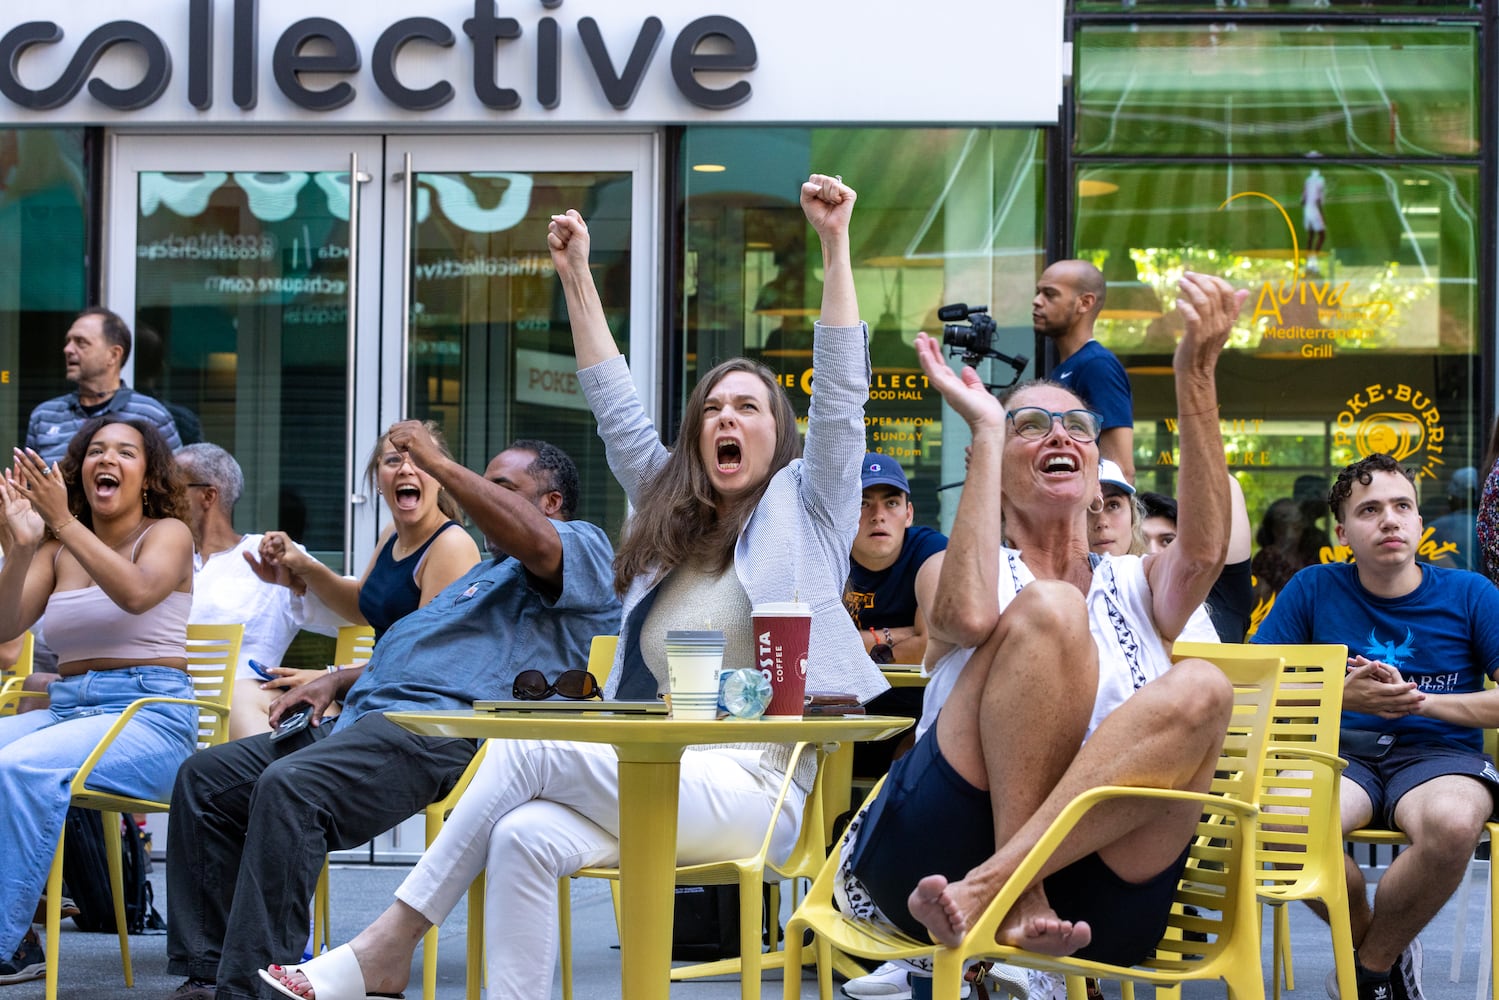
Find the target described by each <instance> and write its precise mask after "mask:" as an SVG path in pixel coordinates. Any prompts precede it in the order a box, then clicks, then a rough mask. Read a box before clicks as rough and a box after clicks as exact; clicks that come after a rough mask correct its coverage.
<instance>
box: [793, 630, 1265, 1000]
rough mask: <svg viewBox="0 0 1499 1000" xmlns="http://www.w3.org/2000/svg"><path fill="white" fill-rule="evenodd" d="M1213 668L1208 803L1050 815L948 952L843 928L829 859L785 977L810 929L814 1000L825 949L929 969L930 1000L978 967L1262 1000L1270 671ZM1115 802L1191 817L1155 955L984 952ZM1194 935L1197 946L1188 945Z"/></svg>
mask: <svg viewBox="0 0 1499 1000" xmlns="http://www.w3.org/2000/svg"><path fill="white" fill-rule="evenodd" d="M1209 658H1210V659H1211V657H1209ZM1220 666H1221V667H1222V669H1223V671H1224V673H1226V674H1227V675H1228V676H1229V677H1230V678H1231V679H1232V680H1233V682H1234V691H1235V699H1234V713H1233V718H1232V720H1231V722H1230V725H1229V731H1228V736H1227V738H1226V739H1225V740H1224V745H1223V752H1222V755H1221V756H1220V759H1219V766H1218V773H1217V775H1216V776H1215V777H1214V780H1213V788H1212V791H1211V792H1210V793H1208V794H1198V793H1192V792H1179V791H1172V790H1167V789H1155V788H1118V787H1102V788H1094V789H1090V790H1089V791H1088V792H1085V793H1084V794H1082V795H1080V796H1078V797H1077V798H1076V799H1074V800H1073V801H1072V802H1071V803H1069V804H1068V805H1067V806H1066V808H1064V809H1063V810H1062V813H1061V815H1059V816H1058V817H1057V819H1056V820H1055V821H1054V822H1053V823H1052V824H1051V826H1050V827H1049V828H1048V829H1047V831H1046V833H1045V834H1043V836H1042V838H1041V840H1040V842H1039V843H1037V845H1036V847H1035V848H1034V849H1032V851H1031V852H1030V853H1029V854H1028V855H1027V856H1026V858H1025V859H1024V861H1022V862H1021V865H1020V867H1019V868H1018V869H1017V870H1016V872H1015V874H1014V875H1013V876H1012V877H1011V878H1010V880H1009V881H1008V882H1007V883H1006V884H1005V886H1004V887H1003V888H1002V889H1001V890H1000V892H999V894H998V895H997V896H996V897H995V898H994V901H993V902H992V903H991V904H990V905H989V908H988V909H987V910H986V911H985V912H984V914H983V916H982V917H980V919H979V920H978V921H977V922H976V924H975V926H974V927H973V928H972V929H971V930H970V931H969V933H968V935H967V936H966V937H965V938H964V941H963V943H962V945H961V946H959V947H957V948H945V947H935V946H933V945H932V944H930V943H929V942H921V941H917V940H915V939H913V938H909V937H906V936H905V935H903V934H900V933H898V932H890V931H886V930H884V929H882V928H877V927H874V926H872V925H870V924H867V923H865V922H863V921H856V920H851V919H846V918H845V917H844V915H843V914H841V913H839V912H838V910H837V909H836V908H834V906H833V900H832V894H833V881H834V879H835V878H836V877H837V868H838V855H839V851H837V850H835V851H833V852H832V853H831V855H830V857H829V858H828V860H827V862H826V863H825V864H824V866H823V868H822V871H821V872H820V873H819V874H818V876H817V879H816V881H815V882H814V883H813V885H812V888H811V890H810V891H809V892H808V894H807V898H806V900H805V901H804V902H803V903H802V905H801V906H800V907H798V909H797V911H796V913H795V914H793V915H792V918H791V921H790V923H789V924H788V925H787V927H786V967H787V968H788V969H794V968H796V967H797V965H798V964H799V963H800V961H801V949H802V934H803V932H804V931H805V930H808V929H810V930H812V931H814V932H815V933H816V935H817V958H818V986H819V989H820V994H821V997H822V1000H831V998H832V990H833V983H832V949H834V948H837V949H839V950H841V951H845V952H849V953H851V954H855V955H863V956H865V957H868V958H877V959H882V960H890V959H899V958H912V957H916V956H930V957H932V958H933V959H934V977H935V978H934V982H933V984H932V985H933V993H932V995H933V996H934V997H937V998H941V1000H956V997H957V996H958V991H959V988H960V986H961V983H962V974H963V963H964V962H965V961H966V960H968V959H972V958H983V957H992V958H998V959H1001V960H1003V961H1005V962H1009V963H1012V964H1015V965H1020V966H1026V967H1031V968H1039V969H1047V970H1050V971H1053V972H1058V973H1061V974H1062V975H1064V976H1065V977H1066V980H1067V986H1068V994H1069V996H1070V997H1072V998H1074V1000H1081V998H1082V996H1083V992H1084V987H1083V977H1085V976H1093V977H1096V978H1101V979H1117V980H1120V981H1121V982H1122V983H1124V985H1125V987H1126V988H1131V989H1132V988H1133V983H1135V982H1146V983H1151V984H1154V985H1155V986H1156V988H1157V990H1161V989H1168V990H1169V989H1174V988H1176V987H1179V985H1180V984H1181V983H1182V982H1186V981H1190V980H1199V979H1206V980H1213V979H1221V980H1223V981H1224V982H1226V983H1227V985H1228V996H1229V1000H1260V998H1262V997H1263V996H1264V981H1263V979H1262V976H1261V970H1260V938H1259V922H1258V920H1257V919H1256V917H1257V909H1258V906H1257V902H1256V897H1255V875H1256V872H1255V866H1254V836H1255V828H1256V822H1255V817H1256V814H1257V812H1258V810H1257V809H1256V807H1255V806H1254V805H1253V803H1254V801H1255V799H1256V797H1257V796H1258V794H1259V786H1260V781H1261V776H1262V772H1263V768H1264V760H1265V748H1266V746H1267V744H1268V737H1269V726H1270V712H1271V708H1272V706H1273V704H1274V702H1275V698H1276V692H1277V690H1278V687H1279V675H1280V671H1281V660H1280V658H1279V657H1272V656H1265V657H1263V658H1258V659H1238V658H1227V657H1225V658H1224V662H1222V663H1221V664H1220ZM1120 797H1135V798H1146V799H1155V800H1159V801H1162V802H1167V801H1176V802H1181V801H1189V802H1195V803H1200V804H1201V807H1202V810H1203V816H1202V819H1201V820H1200V821H1199V824H1198V835H1197V837H1196V838H1195V839H1194V840H1193V842H1192V844H1191V847H1190V849H1189V852H1188V860H1187V867H1186V871H1185V872H1184V874H1183V876H1182V879H1181V881H1180V883H1179V884H1178V885H1177V890H1176V897H1175V899H1176V904H1177V905H1175V906H1173V907H1172V913H1171V915H1170V917H1169V918H1168V926H1167V931H1166V935H1165V936H1164V937H1163V938H1162V939H1161V941H1160V943H1159V944H1158V945H1157V947H1156V951H1155V953H1154V954H1153V955H1152V956H1151V957H1150V958H1149V959H1147V960H1146V961H1144V962H1142V963H1141V964H1140V965H1138V966H1134V967H1132V968H1122V967H1118V966H1112V965H1106V964H1104V963H1101V962H1092V961H1085V960H1081V959H1077V958H1052V957H1050V956H1046V955H1037V954H1033V953H1031V952H1026V951H1021V950H1019V949H1016V948H1011V947H1007V946H1004V945H999V944H997V943H995V938H994V936H995V933H996V930H997V929H998V927H999V924H1000V921H1001V920H1003V918H1004V917H1005V915H1006V914H1007V913H1008V912H1009V910H1010V909H1011V907H1012V906H1013V905H1014V904H1015V901H1016V900H1017V899H1018V898H1019V896H1020V893H1021V892H1022V891H1023V889H1024V888H1025V887H1026V886H1027V885H1028V884H1029V883H1030V882H1031V881H1032V880H1033V879H1034V878H1035V876H1036V873H1037V872H1039V871H1040V869H1041V866H1042V865H1043V864H1044V863H1045V861H1046V859H1047V858H1048V857H1049V856H1050V855H1051V853H1052V852H1053V851H1054V850H1055V849H1056V846H1057V845H1058V844H1059V843H1060V842H1061V841H1062V839H1063V838H1064V837H1065V836H1066V835H1067V834H1068V833H1069V832H1070V831H1071V830H1072V829H1073V827H1074V826H1076V824H1077V822H1078V821H1079V820H1080V819H1081V818H1082V817H1083V816H1084V815H1085V814H1086V813H1087V812H1088V811H1089V810H1090V809H1092V808H1093V807H1094V806H1096V805H1098V804H1099V803H1101V802H1103V801H1106V800H1109V799H1114V798H1120ZM1188 906H1190V907H1194V908H1195V910H1196V912H1195V914H1194V913H1191V912H1189V911H1187V910H1185V907H1188ZM1194 936H1195V937H1197V938H1198V939H1196V940H1193V939H1192V938H1193V937H1194ZM1204 937H1205V938H1206V940H1203V939H1202V938H1204ZM800 992H801V983H800V981H799V979H798V978H797V977H796V976H789V975H788V976H787V977H786V978H785V996H786V998H787V1000H796V998H797V997H799V995H800Z"/></svg>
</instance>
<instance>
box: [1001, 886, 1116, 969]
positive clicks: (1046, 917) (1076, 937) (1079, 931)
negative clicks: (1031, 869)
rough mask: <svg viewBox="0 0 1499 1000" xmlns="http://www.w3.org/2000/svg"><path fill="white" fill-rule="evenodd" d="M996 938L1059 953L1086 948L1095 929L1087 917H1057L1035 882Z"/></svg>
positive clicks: (1043, 892)
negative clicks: (1075, 918) (1086, 919)
mask: <svg viewBox="0 0 1499 1000" xmlns="http://www.w3.org/2000/svg"><path fill="white" fill-rule="evenodd" d="M995 939H996V940H998V941H999V943H1000V944H1007V945H1010V946H1011V947H1014V948H1021V949H1024V950H1025V951H1033V952H1036V953H1037V954H1040V955H1056V956H1059V957H1060V956H1064V955H1071V954H1072V953H1073V952H1075V951H1078V950H1079V949H1082V948H1086V947H1087V946H1088V944H1089V942H1091V941H1092V940H1093V929H1092V928H1091V927H1089V926H1088V923H1087V921H1084V920H1079V921H1076V922H1073V921H1071V920H1063V919H1062V918H1061V917H1058V916H1057V914H1056V911H1055V910H1053V909H1052V908H1051V903H1050V902H1049V901H1048V900H1047V898H1046V893H1045V891H1043V890H1042V889H1041V887H1040V886H1036V887H1034V888H1032V889H1030V890H1029V891H1027V892H1026V893H1025V894H1024V895H1022V896H1021V897H1020V898H1019V899H1018V900H1016V901H1015V905H1014V906H1013V907H1012V908H1011V909H1010V912H1009V913H1008V914H1006V915H1005V919H1004V923H1002V924H1001V925H1000V928H999V932H998V933H997V934H996V935H995Z"/></svg>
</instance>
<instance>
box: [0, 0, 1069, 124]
mask: <svg viewBox="0 0 1499 1000" xmlns="http://www.w3.org/2000/svg"><path fill="white" fill-rule="evenodd" d="M1061 8H1062V0H1025V2H1018V0H1008V2H1006V0H999V2H996V0H928V2H926V3H923V4H919V5H915V4H910V3H908V2H897V0H823V2H822V3H817V4H807V3H805V2H802V0H636V2H631V3H621V2H619V0H529V2H526V3H514V2H497V0H428V2H426V3H423V4H420V5H415V6H408V5H403V4H401V3H397V2H390V0H385V2H379V0H376V2H369V3H359V4H351V3H347V2H330V0H132V2H131V3H130V4H127V5H122V4H120V3H119V2H118V0H72V2H70V3H66V4H59V3H51V2H41V0H11V2H9V3H6V4H5V5H4V11H3V13H0V122H5V123H11V124H17V123H48V124H62V123H97V124H110V125H125V124H137V123H139V124H171V125H184V124H187V125H197V124H204V125H206V124H214V125H257V126H264V125H275V124H299V123H312V122H316V123H319V124H326V123H336V124H340V125H372V124H373V125H379V126H380V127H382V128H389V127H390V126H392V125H399V124H401V123H412V124H415V123H425V122H433V123H443V124H448V125H453V124H487V125H496V124H498V125H532V124H540V123H549V124H577V125H598V124H610V123H615V124H618V123H623V124H639V125H658V124H669V123H702V122H722V123H752V122H756V123H758V122H784V123H800V122H818V123H828V122H846V123H859V122H885V123H906V122H911V123H917V122H943V123H953V124H969V123H972V124H993V123H1032V124H1045V123H1054V122H1055V121H1056V120H1057V114H1058V105H1059V104H1060V102H1061V96H1062V76H1063V71H1064V67H1063V58H1064V49H1063V45H1062V12H1061ZM934 95H936V96H934Z"/></svg>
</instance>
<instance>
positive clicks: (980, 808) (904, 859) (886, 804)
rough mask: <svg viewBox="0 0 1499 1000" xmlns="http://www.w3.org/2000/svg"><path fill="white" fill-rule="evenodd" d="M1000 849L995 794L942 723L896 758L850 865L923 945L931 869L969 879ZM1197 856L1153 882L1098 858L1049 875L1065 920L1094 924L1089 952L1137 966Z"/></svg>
mask: <svg viewBox="0 0 1499 1000" xmlns="http://www.w3.org/2000/svg"><path fill="white" fill-rule="evenodd" d="M993 854H994V813H993V811H992V809H991V806H990V803H989V793H988V792H987V791H984V790H983V789H980V788H975V787H974V786H973V785H971V784H969V783H968V781H966V780H965V779H964V778H963V777H962V776H961V775H959V774H958V772H957V771H955V770H954V769H953V766H952V765H951V764H950V763H948V761H947V760H946V759H945V758H944V757H943V756H942V753H941V751H940V750H939V749H938V747H937V729H936V727H935V726H933V727H932V728H931V729H929V730H927V732H926V733H925V734H924V735H923V736H922V738H921V739H920V740H919V741H918V742H917V744H916V746H915V747H914V748H912V750H911V752H910V753H908V754H906V755H905V756H904V757H902V758H900V759H899V760H897V761H896V762H895V764H894V765H893V766H892V767H891V769H890V777H889V778H888V779H887V780H886V782H885V785H884V787H883V788H882V789H881V790H880V797H879V798H878V799H877V800H876V801H875V802H874V803H873V804H872V805H871V806H870V809H869V812H868V813H867V814H866V815H865V817H864V821H863V822H862V823H861V824H860V827H859V839H858V842H857V843H856V844H855V845H854V848H853V851H852V852H851V853H850V855H849V861H848V863H849V868H850V869H851V871H852V873H853V874H854V876H855V877H856V878H858V880H859V881H860V882H861V883H862V884H863V886H864V888H865V889H866V890H867V891H868V893H869V895H870V898H871V900H872V901H873V902H874V903H875V905H877V906H878V907H879V908H880V911H881V912H883V913H884V914H885V916H886V917H887V918H889V919H890V920H891V921H893V922H894V923H895V924H896V926H898V927H900V928H901V930H903V931H905V932H906V933H907V934H909V935H910V936H912V937H914V938H916V939H917V940H919V941H925V940H927V930H926V928H925V927H924V926H923V925H922V924H921V922H920V921H918V920H917V919H916V918H915V917H913V916H911V911H910V908H909V907H908V906H907V905H906V902H907V899H908V898H909V897H910V895H911V890H912V889H915V888H916V883H917V882H919V881H920V880H921V879H923V878H924V877H926V876H927V875H933V874H940V875H943V876H945V877H946V878H947V879H948V880H950V881H955V880H958V879H961V878H963V877H964V876H965V875H967V874H968V872H969V871H971V870H972V869H973V868H975V867H977V866H978V865H979V864H981V863H982V862H983V861H985V860H987V859H988V858H989V857H990V856H991V855H993ZM1186 860H1187V852H1186V849H1185V848H1183V850H1182V853H1181V856H1180V857H1179V858H1178V859H1177V860H1176V862H1175V863H1173V864H1172V865H1171V866H1170V867H1168V868H1167V869H1166V870H1165V871H1163V872H1161V873H1160V874H1159V875H1156V876H1154V877H1153V878H1151V879H1149V880H1148V881H1146V882H1142V883H1134V882H1126V881H1125V880H1123V879H1121V878H1120V877H1119V876H1118V875H1116V874H1114V872H1113V870H1112V869H1110V868H1109V867H1108V865H1106V864H1104V863H1103V860H1102V859H1101V858H1099V856H1098V855H1097V854H1090V855H1089V856H1087V857H1085V858H1083V859H1081V860H1079V861H1075V862H1073V863H1072V864H1070V865H1068V866H1067V867H1066V868H1063V869H1062V870H1061V871H1059V872H1056V873H1055V874H1052V875H1049V876H1047V877H1046V879H1044V880H1043V882H1042V885H1043V887H1044V888H1045V890H1046V896H1047V899H1048V900H1049V901H1050V902H1051V906H1052V909H1054V910H1055V911H1056V912H1057V915H1058V916H1060V917H1061V918H1063V919H1064V920H1073V921H1078V920H1086V921H1087V922H1088V924H1089V925H1090V927H1091V928H1092V931H1093V940H1092V943H1090V944H1089V945H1088V947H1086V948H1084V949H1082V950H1081V951H1079V952H1078V953H1077V955H1078V957H1080V958H1087V959H1093V960H1095V961H1101V962H1109V963H1112V964H1115V965H1134V964H1135V963H1137V962H1139V961H1141V960H1143V959H1144V958H1146V957H1147V956H1149V954H1150V953H1151V951H1152V950H1153V949H1154V948H1155V946H1156V944H1157V943H1158V942H1159V941H1160V940H1161V935H1162V933H1164V931H1165V929H1166V917H1167V915H1168V914H1169V911H1170V909H1171V900H1172V897H1173V895H1174V894H1175V892H1176V884H1177V881H1178V880H1179V879H1180V878H1181V873H1182V869H1183V868H1184V867H1185V865H1186Z"/></svg>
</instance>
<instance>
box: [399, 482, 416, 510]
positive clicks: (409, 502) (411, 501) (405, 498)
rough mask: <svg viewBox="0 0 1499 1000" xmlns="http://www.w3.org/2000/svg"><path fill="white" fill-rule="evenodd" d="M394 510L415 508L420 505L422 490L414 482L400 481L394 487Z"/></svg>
mask: <svg viewBox="0 0 1499 1000" xmlns="http://www.w3.org/2000/svg"><path fill="white" fill-rule="evenodd" d="M395 499H396V505H395V506H396V510H416V509H417V508H418V507H420V506H421V505H422V490H421V487H420V486H417V485H416V484H415V483H401V484H400V485H399V486H397V487H396V494H395Z"/></svg>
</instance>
